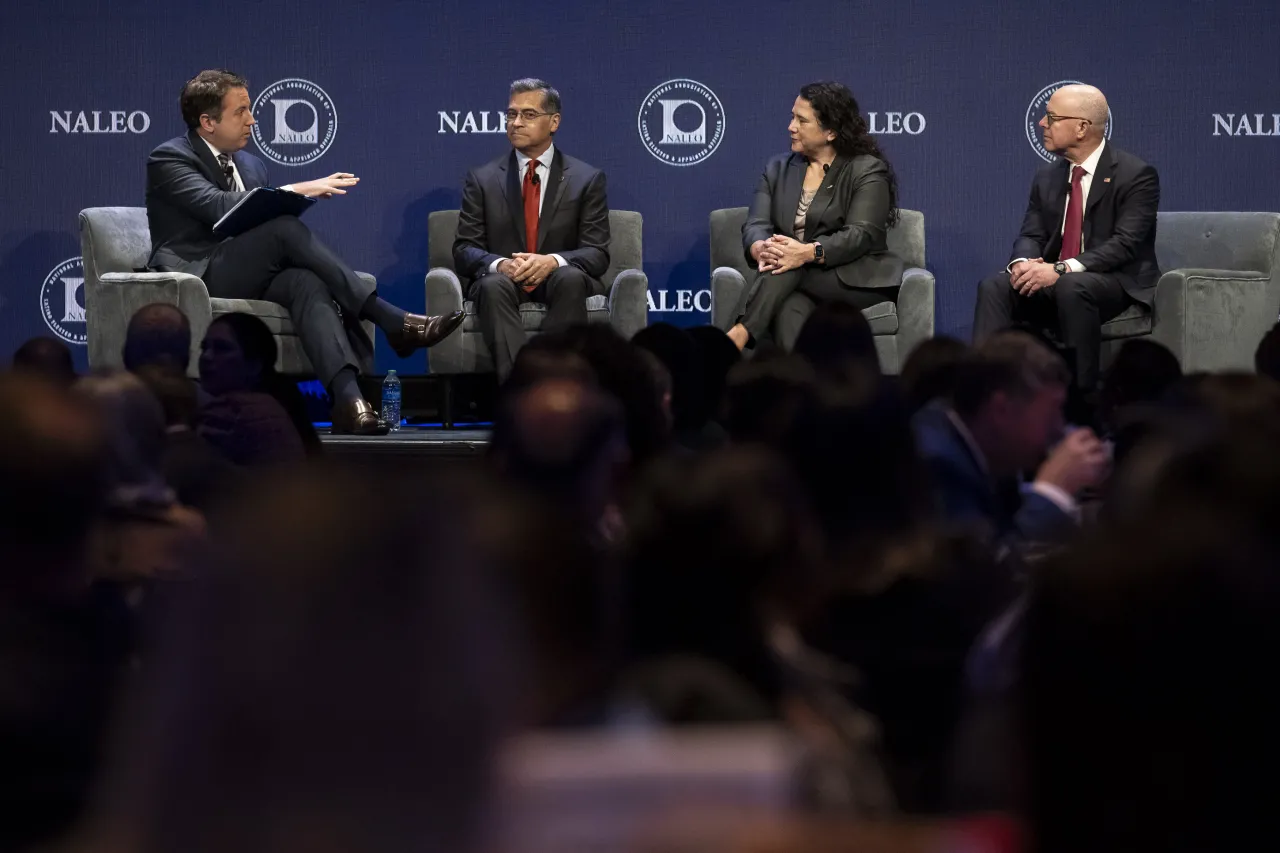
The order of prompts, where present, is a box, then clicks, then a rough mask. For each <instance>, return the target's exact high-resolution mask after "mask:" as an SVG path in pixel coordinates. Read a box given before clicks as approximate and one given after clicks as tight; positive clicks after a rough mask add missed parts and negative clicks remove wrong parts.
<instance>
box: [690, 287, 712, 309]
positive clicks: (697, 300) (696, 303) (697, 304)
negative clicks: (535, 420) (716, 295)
mask: <svg viewBox="0 0 1280 853" xmlns="http://www.w3.org/2000/svg"><path fill="white" fill-rule="evenodd" d="M704 296H705V297H707V298H706V303H707V304H706V306H705V307H704V306H703V304H702V302H703V299H702V297H704ZM693 307H694V308H697V309H698V310H699V311H705V312H707V313H708V314H710V313H711V291H710V290H699V291H698V292H697V294H696V295H694V297H693Z"/></svg>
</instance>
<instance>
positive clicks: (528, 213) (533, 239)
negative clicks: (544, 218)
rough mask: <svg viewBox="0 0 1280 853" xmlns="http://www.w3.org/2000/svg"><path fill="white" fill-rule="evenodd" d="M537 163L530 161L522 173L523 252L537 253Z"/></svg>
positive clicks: (538, 205)
mask: <svg viewBox="0 0 1280 853" xmlns="http://www.w3.org/2000/svg"><path fill="white" fill-rule="evenodd" d="M537 169H538V161H537V160H530V161H529V168H528V169H527V170H526V171H525V173H524V239H525V251H526V252H536V251H538V208H539V207H540V206H541V205H540V204H539V201H540V199H539V197H538V196H539V194H540V193H539V187H538V172H537Z"/></svg>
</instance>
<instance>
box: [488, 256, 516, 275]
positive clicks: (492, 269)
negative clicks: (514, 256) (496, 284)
mask: <svg viewBox="0 0 1280 853" xmlns="http://www.w3.org/2000/svg"><path fill="white" fill-rule="evenodd" d="M509 260H511V259H510V258H498V259H497V260H496V261H494V262H493V263H491V264H489V272H497V271H498V264H500V263H502V262H503V261H509Z"/></svg>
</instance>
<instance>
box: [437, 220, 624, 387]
mask: <svg viewBox="0 0 1280 853" xmlns="http://www.w3.org/2000/svg"><path fill="white" fill-rule="evenodd" d="M643 224H644V221H643V219H642V218H641V216H640V214H639V213H635V212H632V211H628V210H611V211H609V235H610V237H609V269H608V271H607V272H605V274H604V278H603V279H602V280H603V282H604V284H605V286H606V287H607V288H609V295H608V296H591V297H588V299H587V320H588V322H592V323H609V324H611V325H612V326H613V328H614V329H616V330H617V332H618V333H619V334H620V335H622V336H623V337H624V338H630V337H631V336H632V335H634V334H635V333H636V332H638V331H640V330H641V329H643V328H644V327H645V325H646V324H647V323H648V322H649V297H648V294H649V278H648V276H646V275H645V274H644V271H643V269H642V266H643V265H642V254H641V231H642V226H643ZM457 233H458V211H456V210H437V211H436V212H435V213H432V214H431V215H430V216H429V217H427V255H428V258H429V262H430V264H431V270H430V271H429V272H428V273H427V313H428V314H448V313H451V312H453V311H458V310H464V311H466V314H467V319H466V320H465V321H463V324H462V333H461V334H453V335H450V336H449V337H447V338H445V339H444V340H443V341H441V342H440V343H439V344H436V345H435V346H434V347H432V348H431V353H430V355H429V356H428V357H427V372H428V373H435V374H446V375H449V374H458V373H492V372H493V357H492V356H491V355H490V354H489V348H488V347H486V346H485V343H484V340H483V339H482V338H481V337H480V329H479V326H478V325H477V322H476V316H475V305H474V304H473V303H472V301H471V300H470V299H466V300H464V299H463V296H462V287H463V283H462V282H461V281H459V280H458V275H457V273H456V272H455V271H454V268H453V240H454V237H455V236H456V235H457ZM546 313H547V306H545V305H543V304H542V303H540V302H526V303H525V304H523V305H521V306H520V318H521V320H522V321H523V323H524V328H525V331H527V332H537V331H538V330H539V329H541V328H542V319H543V317H544V316H545V315H546Z"/></svg>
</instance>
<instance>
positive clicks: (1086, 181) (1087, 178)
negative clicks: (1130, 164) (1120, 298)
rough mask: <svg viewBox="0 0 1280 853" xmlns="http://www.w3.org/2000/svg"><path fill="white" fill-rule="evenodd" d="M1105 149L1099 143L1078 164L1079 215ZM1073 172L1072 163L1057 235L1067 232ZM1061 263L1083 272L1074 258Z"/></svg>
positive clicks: (1073, 165)
mask: <svg viewBox="0 0 1280 853" xmlns="http://www.w3.org/2000/svg"><path fill="white" fill-rule="evenodd" d="M1105 147H1107V141H1106V140H1105V139H1104V140H1102V142H1101V143H1099V145H1098V147H1097V148H1095V149H1093V153H1092V154H1090V155H1089V156H1088V157H1087V158H1085V161H1084V162H1083V163H1081V164H1080V168H1082V169H1084V174H1083V175H1081V176H1080V196H1081V200H1080V212H1081V213H1084V205H1085V204H1086V203H1087V202H1088V201H1089V188H1090V187H1092V186H1093V176H1094V173H1095V172H1097V171H1098V161H1099V160H1101V159H1102V149H1103V148H1105ZM1074 171H1075V164H1074V163H1073V164H1072V168H1070V169H1067V193H1068V198H1067V206H1066V207H1065V208H1064V209H1063V211H1062V227H1061V228H1059V229H1058V233H1059V234H1061V233H1063V232H1065V231H1066V230H1067V211H1068V210H1070V209H1071V200H1070V190H1071V173H1072V172H1074ZM1081 224H1083V223H1081ZM1080 251H1081V252H1083V251H1084V234H1083V233H1082V234H1081V235H1080ZM1025 260H1029V259H1028V258H1014V259H1013V260H1012V261H1010V262H1009V266H1008V267H1007V269H1008V271H1009V272H1013V265H1014V264H1019V263H1022V262H1023V261H1025ZM1063 263H1064V264H1066V265H1067V269H1069V270H1071V271H1072V272H1084V264H1082V263H1080V262H1079V261H1078V260H1076V259H1075V258H1070V259H1069V260H1066V261H1063Z"/></svg>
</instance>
